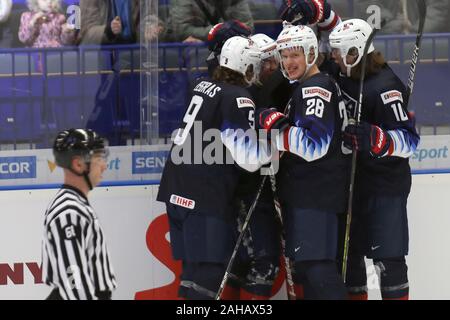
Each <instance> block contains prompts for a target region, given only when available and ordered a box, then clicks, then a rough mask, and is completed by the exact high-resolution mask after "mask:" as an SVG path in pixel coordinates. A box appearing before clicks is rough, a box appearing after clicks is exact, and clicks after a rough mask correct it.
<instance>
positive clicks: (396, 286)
mask: <svg viewBox="0 0 450 320" xmlns="http://www.w3.org/2000/svg"><path fill="white" fill-rule="evenodd" d="M374 264H375V266H376V267H377V268H378V270H379V274H380V289H381V297H382V298H383V300H408V299H409V284H408V267H407V266H406V261H405V258H404V257H400V258H388V259H380V260H378V259H377V260H374Z"/></svg>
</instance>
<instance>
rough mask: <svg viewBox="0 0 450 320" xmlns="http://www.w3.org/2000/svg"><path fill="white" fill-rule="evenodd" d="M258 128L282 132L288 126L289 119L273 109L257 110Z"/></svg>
mask: <svg viewBox="0 0 450 320" xmlns="http://www.w3.org/2000/svg"><path fill="white" fill-rule="evenodd" d="M256 113H257V119H258V128H261V129H264V130H266V131H269V132H270V130H272V129H276V130H280V131H283V130H284V129H286V128H287V127H288V126H289V119H288V118H287V117H286V115H284V113H281V112H279V111H278V110H277V109H275V108H270V109H263V108H262V109H257V110H256Z"/></svg>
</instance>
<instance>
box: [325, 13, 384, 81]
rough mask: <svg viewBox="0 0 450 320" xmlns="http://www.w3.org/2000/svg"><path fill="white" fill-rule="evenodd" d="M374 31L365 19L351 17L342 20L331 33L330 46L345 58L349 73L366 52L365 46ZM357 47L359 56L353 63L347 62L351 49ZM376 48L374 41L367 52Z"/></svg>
mask: <svg viewBox="0 0 450 320" xmlns="http://www.w3.org/2000/svg"><path fill="white" fill-rule="evenodd" d="M371 33H372V27H371V26H370V25H369V24H368V23H367V22H366V21H364V20H361V19H350V20H346V21H344V22H341V23H340V24H339V25H338V26H337V27H336V28H334V30H333V31H332V32H331V34H330V37H329V39H330V46H331V48H332V49H338V50H339V51H340V54H341V57H342V58H343V59H342V60H343V62H344V65H345V66H346V67H347V75H349V74H350V70H351V68H353V67H354V66H356V65H357V64H358V63H359V62H360V61H361V59H362V57H363V54H364V46H365V45H366V42H367V39H369V36H370V34H371ZM353 48H355V49H356V50H357V53H358V58H357V59H356V60H355V62H354V63H353V64H347V61H346V60H347V59H346V56H347V54H348V53H349V51H350V50H351V49H353ZM374 50H375V47H374V46H373V43H371V44H370V46H369V50H368V51H367V53H371V52H373V51H374Z"/></svg>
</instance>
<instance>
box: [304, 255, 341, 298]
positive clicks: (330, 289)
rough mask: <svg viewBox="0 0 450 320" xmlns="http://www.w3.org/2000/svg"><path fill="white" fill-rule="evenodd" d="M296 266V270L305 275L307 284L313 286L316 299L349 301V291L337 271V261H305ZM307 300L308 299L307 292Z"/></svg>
mask: <svg viewBox="0 0 450 320" xmlns="http://www.w3.org/2000/svg"><path fill="white" fill-rule="evenodd" d="M295 265H296V268H300V271H301V272H303V273H304V275H305V278H306V280H307V283H309V285H310V286H311V289H312V291H313V294H314V296H315V297H314V298H315V299H318V300H345V299H347V291H346V289H345V285H344V282H343V281H342V277H341V276H340V275H339V272H338V270H337V266H336V261H332V260H321V261H303V262H297V263H296V264H295ZM301 272H300V273H301ZM305 289H306V288H305ZM305 298H306V299H308V297H307V294H306V292H305Z"/></svg>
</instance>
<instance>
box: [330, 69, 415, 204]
mask: <svg viewBox="0 0 450 320" xmlns="http://www.w3.org/2000/svg"><path fill="white" fill-rule="evenodd" d="M329 70H330V73H334V77H335V78H336V80H337V81H338V83H339V86H340V88H341V90H342V94H343V97H344V100H345V103H346V107H347V110H348V112H349V115H350V116H352V117H354V118H355V117H356V114H355V112H356V110H355V107H356V104H357V100H358V97H359V81H356V80H353V79H351V78H349V77H347V76H345V75H342V74H340V73H339V72H336V71H337V69H336V68H334V69H329ZM331 70H334V72H332V71H331ZM405 93H406V88H405V85H404V84H403V83H402V81H401V80H400V79H399V78H398V77H397V76H396V74H395V73H394V72H393V71H392V69H391V68H390V67H389V66H388V65H387V64H385V65H384V66H383V68H382V69H381V70H380V72H379V73H377V74H371V75H368V76H366V78H365V81H364V87H363V101H362V106H361V121H365V122H368V123H370V124H374V125H377V126H379V127H380V128H382V129H383V130H386V131H387V133H388V134H389V135H390V136H391V138H392V141H393V146H392V148H391V150H390V152H389V153H386V154H385V155H383V157H381V158H375V157H372V156H371V155H370V154H369V153H359V154H358V161H357V169H356V178H355V179H356V180H355V184H356V189H357V190H358V191H359V192H363V193H367V192H370V193H372V194H374V193H375V194H379V193H383V194H390V195H407V194H408V193H409V191H410V188H411V170H410V166H409V160H408V158H409V157H410V156H411V155H412V154H413V153H414V151H415V150H416V148H417V145H418V143H419V139H420V138H419V135H418V134H417V132H416V129H415V124H414V119H413V118H412V117H411V115H410V114H409V113H408V112H407V110H406V108H405V105H404V99H405Z"/></svg>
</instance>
